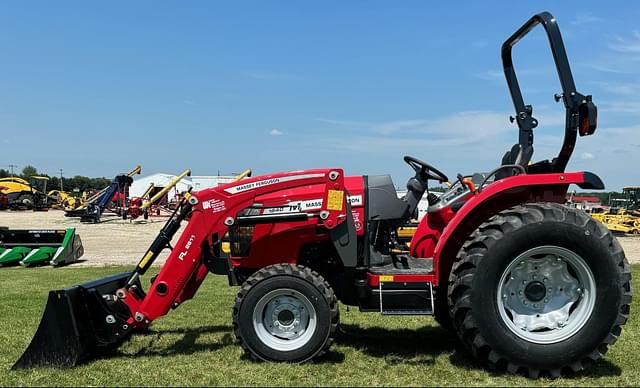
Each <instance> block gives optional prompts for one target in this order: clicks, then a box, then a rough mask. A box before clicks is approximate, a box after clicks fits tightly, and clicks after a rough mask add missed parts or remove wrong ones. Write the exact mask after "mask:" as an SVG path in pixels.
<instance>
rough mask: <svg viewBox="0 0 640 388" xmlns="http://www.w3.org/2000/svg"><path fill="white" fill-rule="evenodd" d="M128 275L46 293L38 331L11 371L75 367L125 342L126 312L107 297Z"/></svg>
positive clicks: (122, 306)
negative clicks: (46, 298)
mask: <svg viewBox="0 0 640 388" xmlns="http://www.w3.org/2000/svg"><path fill="white" fill-rule="evenodd" d="M130 275H131V273H129V272H125V273H121V274H118V275H113V276H109V277H105V278H102V279H98V280H94V281H91V282H88V283H84V284H81V285H77V286H74V287H71V288H67V289H64V290H55V291H50V292H49V296H48V300H47V305H46V307H45V309H44V313H43V314H42V319H41V321H40V324H39V326H38V329H37V330H36V333H35V335H34V337H33V339H32V340H31V343H30V344H29V346H28V347H27V349H26V350H25V352H24V353H23V354H22V356H21V357H20V359H19V360H18V361H17V362H16V363H15V364H14V365H13V366H12V368H11V369H13V370H17V369H29V368H34V367H47V366H48V367H71V366H76V365H78V364H79V363H81V362H83V361H86V360H89V359H92V358H95V357H98V356H100V355H101V354H103V353H108V352H109V351H112V350H113V349H114V348H116V347H117V346H118V345H119V344H120V343H121V342H123V341H125V340H126V339H127V338H128V336H129V334H130V331H131V328H130V327H129V325H128V324H127V319H128V318H129V316H130V312H129V309H128V308H127V307H126V305H125V304H124V303H122V302H120V301H118V300H117V298H109V297H112V296H113V294H115V292H116V290H117V289H119V288H122V287H123V286H124V285H125V283H126V281H127V279H128V278H129V276H130ZM137 285H138V286H139V283H137Z"/></svg>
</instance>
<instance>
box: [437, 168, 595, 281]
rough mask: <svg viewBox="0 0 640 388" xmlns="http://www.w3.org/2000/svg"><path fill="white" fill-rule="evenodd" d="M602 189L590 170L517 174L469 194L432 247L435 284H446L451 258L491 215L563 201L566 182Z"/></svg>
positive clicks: (584, 187)
mask: <svg viewBox="0 0 640 388" xmlns="http://www.w3.org/2000/svg"><path fill="white" fill-rule="evenodd" d="M571 184H576V185H578V186H579V187H580V188H583V189H593V190H602V189H604V184H603V183H602V180H601V179H600V178H599V177H598V176H597V175H595V174H593V173H590V172H570V173H558V174H535V175H517V176H513V177H508V178H505V179H501V180H499V181H497V182H494V183H492V184H490V185H489V186H486V187H485V188H484V190H482V191H481V192H479V193H477V194H476V195H474V196H473V197H471V198H470V199H469V200H468V201H467V202H466V203H465V204H464V205H463V206H462V207H461V208H460V210H458V212H457V213H456V214H455V216H454V217H453V218H452V219H451V221H450V222H449V223H448V224H447V226H446V228H445V229H444V231H443V233H442V235H441V236H440V238H439V239H438V242H437V244H436V247H435V251H434V268H435V272H436V273H435V275H436V278H437V281H438V284H446V283H447V281H448V279H449V272H450V271H451V267H452V265H453V261H454V259H455V257H456V255H457V254H458V251H459V250H460V248H461V247H462V244H464V242H465V241H466V240H467V239H468V238H469V236H470V235H471V233H473V231H474V230H476V229H477V228H478V226H480V224H482V223H483V222H485V221H486V220H488V219H489V218H490V217H492V216H493V215H495V214H497V213H499V212H501V211H502V210H505V209H508V208H510V207H513V206H517V205H519V204H523V203H527V202H556V203H565V202H566V194H567V190H568V188H569V185H571Z"/></svg>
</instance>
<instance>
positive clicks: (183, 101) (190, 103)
mask: <svg viewBox="0 0 640 388" xmlns="http://www.w3.org/2000/svg"><path fill="white" fill-rule="evenodd" d="M182 103H183V104H185V105H194V104H195V102H194V101H193V100H182Z"/></svg>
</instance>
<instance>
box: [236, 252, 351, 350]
mask: <svg viewBox="0 0 640 388" xmlns="http://www.w3.org/2000/svg"><path fill="white" fill-rule="evenodd" d="M338 319H339V316H338V302H337V298H336V296H335V294H334V292H333V290H332V289H331V287H330V286H329V284H328V283H327V282H326V281H325V280H324V279H323V278H322V277H321V276H320V275H319V274H317V273H316V272H314V271H312V270H311V269H309V268H306V267H302V266H297V265H291V264H277V265H272V266H269V267H266V268H263V269H261V270H259V271H258V272H256V273H255V274H253V275H252V276H250V277H249V278H248V279H247V280H246V281H245V282H244V284H243V285H242V287H241V289H240V292H239V293H238V297H237V298H236V304H235V306H234V308H233V325H234V327H235V333H236V337H237V338H238V340H239V341H240V344H241V345H242V347H243V349H244V350H245V351H246V352H247V353H248V354H249V355H250V356H252V357H253V358H255V359H259V360H264V361H281V362H304V361H307V360H310V359H312V358H314V357H317V356H320V355H321V354H323V353H324V352H326V351H327V350H328V349H329V347H330V346H331V344H332V343H333V340H334V336H335V331H336V328H337V325H338Z"/></svg>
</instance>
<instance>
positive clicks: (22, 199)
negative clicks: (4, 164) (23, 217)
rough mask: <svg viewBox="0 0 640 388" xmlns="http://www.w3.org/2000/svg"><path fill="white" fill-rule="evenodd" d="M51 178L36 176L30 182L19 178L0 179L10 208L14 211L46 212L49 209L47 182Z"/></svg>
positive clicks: (30, 178)
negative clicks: (32, 210)
mask: <svg viewBox="0 0 640 388" xmlns="http://www.w3.org/2000/svg"><path fill="white" fill-rule="evenodd" d="M48 181H49V177H46V176H38V175H34V176H31V177H29V181H27V180H25V179H22V178H19V177H8V178H1V179H0V186H2V187H4V188H3V189H2V193H3V194H5V195H6V196H7V200H8V206H9V207H10V208H14V209H34V210H46V209H48V208H49V200H48V197H47V194H46V193H47V182H48Z"/></svg>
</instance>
